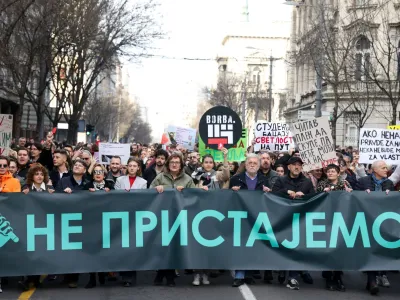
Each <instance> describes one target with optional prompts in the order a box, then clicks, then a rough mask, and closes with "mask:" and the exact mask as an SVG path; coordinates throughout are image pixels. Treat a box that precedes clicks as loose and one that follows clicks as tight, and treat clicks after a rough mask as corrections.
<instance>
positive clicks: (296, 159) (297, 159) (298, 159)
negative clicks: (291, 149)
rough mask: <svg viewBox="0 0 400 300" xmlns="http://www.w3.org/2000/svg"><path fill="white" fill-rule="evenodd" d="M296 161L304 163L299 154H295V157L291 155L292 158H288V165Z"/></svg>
mask: <svg viewBox="0 0 400 300" xmlns="http://www.w3.org/2000/svg"><path fill="white" fill-rule="evenodd" d="M295 163H301V164H303V161H302V160H301V158H300V157H298V156H293V157H291V158H290V159H289V160H288V162H287V164H288V165H292V164H295Z"/></svg>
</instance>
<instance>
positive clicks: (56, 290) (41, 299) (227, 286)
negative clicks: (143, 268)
mask: <svg viewBox="0 0 400 300" xmlns="http://www.w3.org/2000/svg"><path fill="white" fill-rule="evenodd" d="M182 273H183V272H182ZM154 274H155V273H154V272H140V273H139V274H138V284H137V286H136V287H132V288H124V287H122V286H121V285H120V283H119V282H107V283H106V286H104V287H97V288H94V289H91V290H87V289H84V286H85V284H86V282H87V279H88V276H81V280H80V282H79V288H77V289H69V288H67V287H66V286H63V285H61V284H60V282H59V281H55V282H47V281H45V282H44V285H43V287H42V288H39V289H37V290H36V291H34V292H33V293H32V291H29V292H25V293H22V294H21V292H19V291H18V289H17V286H16V284H17V282H16V281H15V280H12V281H11V282H10V284H9V285H8V286H5V287H4V288H3V294H0V299H2V300H3V299H6V300H16V299H32V300H64V299H65V300H67V299H68V300H69V299H74V300H92V299H93V300H95V299H96V300H106V299H107V300H108V299H110V300H111V299H113V300H114V299H115V300H128V299H129V300H130V299H135V300H149V299H165V300H168V299H171V300H172V299H182V300H183V299H190V300H203V299H207V300H217V299H232V300H242V299H245V300H254V299H268V300H278V299H279V300H285V299H294V297H296V299H298V300H302V299H304V300H305V299H307V300H317V299H324V300H334V299H338V297H341V298H342V299H349V300H350V299H351V300H361V299H368V298H369V297H373V296H370V295H369V294H368V293H367V292H366V290H365V275H364V274H362V273H358V272H345V276H344V281H345V283H346V287H347V291H346V292H344V293H340V292H329V291H326V290H325V289H324V280H323V279H322V277H321V274H320V272H312V273H311V274H312V276H313V278H314V281H315V282H314V284H313V285H307V284H304V283H303V282H300V290H299V291H292V290H289V289H288V288H286V287H285V286H283V285H279V284H278V283H277V282H275V283H273V284H269V285H266V284H264V283H262V282H261V280H257V283H256V284H255V285H251V286H247V285H244V286H242V287H241V288H240V289H239V288H233V287H231V283H232V280H231V276H230V273H229V272H226V273H225V274H223V275H221V276H219V277H218V278H213V279H211V282H212V284H211V285H210V286H200V287H194V286H192V284H191V281H192V276H191V275H183V274H182V275H181V276H180V278H177V280H176V283H177V286H176V287H175V288H169V287H166V286H161V287H155V286H153V285H152V282H153V277H154ZM389 279H390V281H391V283H392V287H390V288H381V289H380V293H379V297H384V299H398V298H399V295H400V285H398V284H396V283H398V282H399V279H400V275H399V274H393V273H389Z"/></svg>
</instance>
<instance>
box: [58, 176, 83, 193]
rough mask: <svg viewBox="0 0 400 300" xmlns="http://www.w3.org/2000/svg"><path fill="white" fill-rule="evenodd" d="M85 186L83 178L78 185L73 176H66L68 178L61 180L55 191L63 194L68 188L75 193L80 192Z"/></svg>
mask: <svg viewBox="0 0 400 300" xmlns="http://www.w3.org/2000/svg"><path fill="white" fill-rule="evenodd" d="M85 184H86V181H85V177H83V178H82V182H81V184H78V183H77V182H76V181H75V179H74V176H72V175H71V176H68V177H63V178H61V180H60V181H59V182H58V185H57V188H56V191H57V192H60V193H63V192H64V190H65V189H66V188H70V189H71V190H72V191H74V192H75V191H82V190H83V188H84V186H85Z"/></svg>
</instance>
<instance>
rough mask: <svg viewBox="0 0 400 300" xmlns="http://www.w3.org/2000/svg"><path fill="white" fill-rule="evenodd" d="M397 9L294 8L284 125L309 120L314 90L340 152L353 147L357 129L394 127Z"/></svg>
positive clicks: (373, 1)
mask: <svg viewBox="0 0 400 300" xmlns="http://www.w3.org/2000/svg"><path fill="white" fill-rule="evenodd" d="M399 6H400V3H399V1H397V0H393V1H380V0H329V1H321V0H305V1H302V4H301V5H298V6H294V7H293V12H292V28H291V37H290V51H289V52H288V60H290V62H291V64H290V69H289V73H288V101H287V107H286V109H285V118H286V120H287V122H289V123H291V122H296V121H299V120H301V119H304V118H307V117H305V116H308V117H310V116H312V115H313V113H312V112H314V111H315V109H316V107H317V103H316V98H317V91H318V90H319V88H320V90H321V94H322V97H321V100H322V102H321V104H322V109H321V110H322V113H323V115H328V116H330V119H331V120H335V121H336V122H335V123H336V134H335V136H334V138H336V144H337V145H339V146H350V145H351V146H357V145H358V133H359V129H360V128H361V127H368V128H386V126H387V125H389V124H391V123H395V124H396V123H398V122H399V117H400V116H399V110H400V109H399V107H393V106H392V105H391V104H392V102H395V101H396V99H398V97H399V84H398V70H399V64H398V57H397V56H398V54H397V53H398V50H399V46H400V19H399ZM318 35H319V37H320V38H319V39H318V38H317V37H318ZM313 36H314V39H313V38H312V37H313ZM310 41H314V44H310ZM328 47H330V49H329V48H328ZM313 48H315V49H318V51H319V52H320V53H319V56H318V55H315V52H317V51H313ZM305 52H307V53H308V54H309V55H308V56H302V54H301V53H303V54H304V53H305ZM313 52H314V53H313ZM387 53H389V54H387ZM317 70H318V72H317ZM317 74H320V79H321V81H320V83H321V84H318V80H317V79H318V76H317ZM335 116H336V118H335ZM394 116H396V117H394Z"/></svg>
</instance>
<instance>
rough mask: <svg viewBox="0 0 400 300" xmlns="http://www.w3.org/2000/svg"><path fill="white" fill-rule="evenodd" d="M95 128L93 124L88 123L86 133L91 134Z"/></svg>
mask: <svg viewBox="0 0 400 300" xmlns="http://www.w3.org/2000/svg"><path fill="white" fill-rule="evenodd" d="M93 130H94V126H93V125H90V124H88V125H86V135H90V134H91V133H92V131H93Z"/></svg>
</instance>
